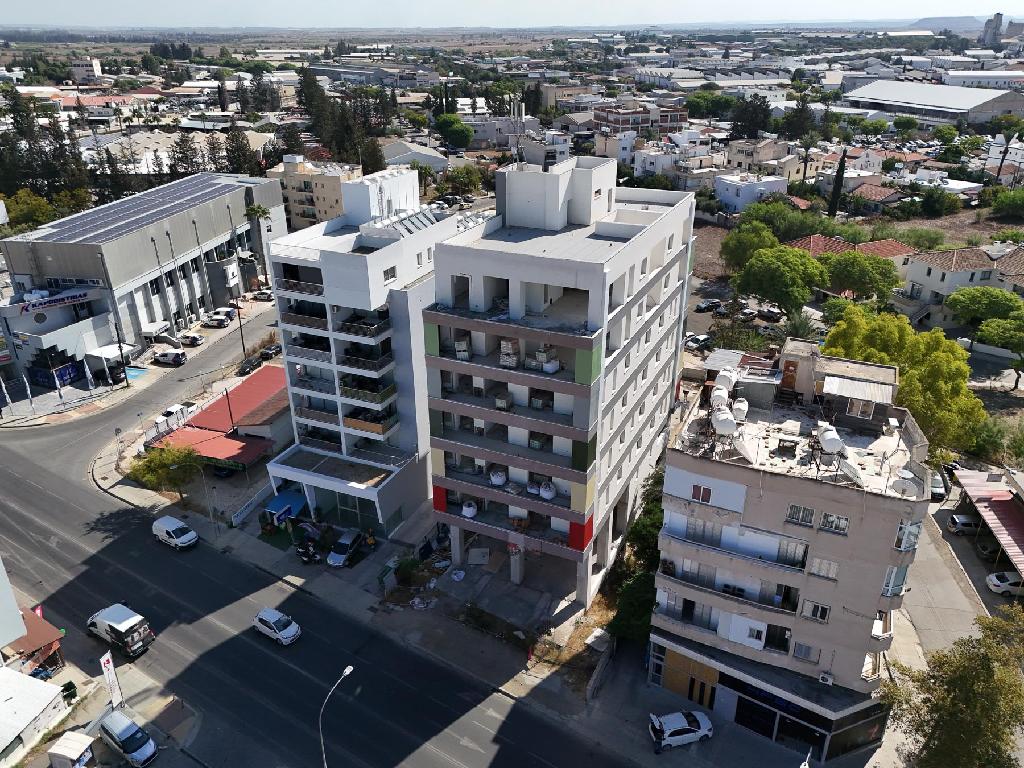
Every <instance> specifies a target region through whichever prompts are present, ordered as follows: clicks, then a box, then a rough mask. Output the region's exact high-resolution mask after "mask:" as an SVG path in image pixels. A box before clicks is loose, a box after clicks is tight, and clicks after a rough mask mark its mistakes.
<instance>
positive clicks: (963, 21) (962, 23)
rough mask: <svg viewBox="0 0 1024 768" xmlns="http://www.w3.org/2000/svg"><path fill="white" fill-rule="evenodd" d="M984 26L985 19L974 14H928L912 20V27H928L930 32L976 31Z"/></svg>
mask: <svg viewBox="0 0 1024 768" xmlns="http://www.w3.org/2000/svg"><path fill="white" fill-rule="evenodd" d="M984 26H985V20H984V19H979V18H977V17H976V16H930V17H929V18H927V19H921V20H920V21H917V22H914V25H913V28H914V29H929V30H931V31H932V32H940V31H942V30H943V29H948V30H950V31H952V32H958V33H964V32H978V31H980V30H981V28H982V27H984Z"/></svg>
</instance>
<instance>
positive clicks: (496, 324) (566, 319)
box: [423, 302, 601, 350]
mask: <svg viewBox="0 0 1024 768" xmlns="http://www.w3.org/2000/svg"><path fill="white" fill-rule="evenodd" d="M558 303H559V302H554V303H553V304H551V305H550V306H549V307H548V310H550V311H546V312H544V313H542V314H531V313H527V314H526V315H524V316H523V317H521V318H519V319H518V320H513V319H512V318H511V317H510V316H509V311H508V307H507V306H501V305H495V306H493V307H491V308H490V309H488V310H485V311H476V310H472V309H469V308H468V307H449V306H446V305H443V304H433V305H431V306H429V307H427V308H426V309H425V310H423V322H425V323H435V324H437V325H439V326H446V327H450V328H460V329H463V330H467V331H478V332H480V333H489V334H495V335H498V336H513V337H515V338H520V339H524V340H526V341H537V342H541V343H550V344H556V345H560V346H566V347H571V348H574V349H587V350H589V349H593V348H594V346H595V344H597V343H599V338H600V336H601V332H600V331H589V330H587V328H586V320H587V318H586V307H585V306H575V305H573V306H572V307H571V309H572V310H573V311H571V312H558V311H557V309H558V308H557V307H555V305H556V304H558ZM570 303H571V302H566V304H567V305H568V304H570ZM567 309H570V307H567Z"/></svg>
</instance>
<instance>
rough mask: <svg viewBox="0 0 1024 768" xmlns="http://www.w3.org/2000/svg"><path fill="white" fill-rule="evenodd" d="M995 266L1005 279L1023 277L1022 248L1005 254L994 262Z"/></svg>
mask: <svg viewBox="0 0 1024 768" xmlns="http://www.w3.org/2000/svg"><path fill="white" fill-rule="evenodd" d="M996 266H997V267H999V271H1000V272H1001V273H1003V274H1004V275H1006V276H1007V277H1011V276H1013V277H1018V276H1021V275H1024V247H1020V248H1018V249H1017V250H1015V251H1010V252H1009V253H1007V254H1006V255H1005V256H1003V257H1002V258H1001V259H999V261H997V262H996Z"/></svg>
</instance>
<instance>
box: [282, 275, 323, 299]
mask: <svg viewBox="0 0 1024 768" xmlns="http://www.w3.org/2000/svg"><path fill="white" fill-rule="evenodd" d="M274 285H275V286H276V287H277V290H279V291H287V292H289V293H301V294H303V295H304V296H323V295H324V287H323V285H321V284H320V283H304V282H302V281H301V280H285V279H284V278H283V277H278V278H276V279H275V280H274Z"/></svg>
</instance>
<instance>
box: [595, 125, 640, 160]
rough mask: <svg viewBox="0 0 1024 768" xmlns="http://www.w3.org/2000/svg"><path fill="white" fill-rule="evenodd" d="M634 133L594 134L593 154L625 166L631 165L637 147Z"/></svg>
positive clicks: (635, 133)
mask: <svg viewBox="0 0 1024 768" xmlns="http://www.w3.org/2000/svg"><path fill="white" fill-rule="evenodd" d="M637 136H638V134H637V132H636V131H621V132H620V133H608V132H600V131H599V132H597V133H595V134H594V154H595V155H597V156H598V157H611V158H613V159H615V160H617V161H618V162H620V163H624V164H626V165H632V164H633V152H634V148H635V147H636V145H637Z"/></svg>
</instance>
